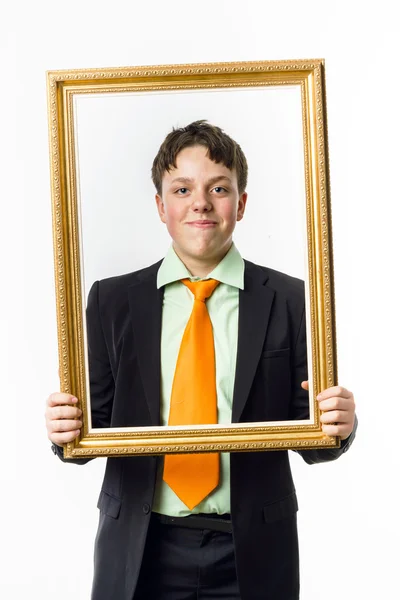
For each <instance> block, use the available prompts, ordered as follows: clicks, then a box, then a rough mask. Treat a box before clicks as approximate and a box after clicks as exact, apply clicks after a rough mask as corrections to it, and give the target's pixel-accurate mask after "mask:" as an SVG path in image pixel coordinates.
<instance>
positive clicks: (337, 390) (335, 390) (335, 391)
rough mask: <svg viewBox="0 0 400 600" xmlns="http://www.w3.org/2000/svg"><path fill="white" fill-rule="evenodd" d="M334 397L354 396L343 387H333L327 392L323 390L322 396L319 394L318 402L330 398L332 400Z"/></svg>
mask: <svg viewBox="0 0 400 600" xmlns="http://www.w3.org/2000/svg"><path fill="white" fill-rule="evenodd" d="M332 396H341V397H343V398H351V397H352V396H353V394H352V393H351V392H349V390H346V388H344V387H342V386H341V385H335V386H333V387H330V388H327V389H326V390H323V391H322V392H321V393H320V394H318V396H317V400H327V399H328V398H332Z"/></svg>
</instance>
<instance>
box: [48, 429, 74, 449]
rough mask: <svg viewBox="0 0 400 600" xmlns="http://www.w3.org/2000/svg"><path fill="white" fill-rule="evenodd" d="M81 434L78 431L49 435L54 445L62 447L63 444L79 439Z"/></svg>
mask: <svg viewBox="0 0 400 600" xmlns="http://www.w3.org/2000/svg"><path fill="white" fill-rule="evenodd" d="M79 434H80V430H79V429H77V430H75V431H68V432H65V433H52V434H51V435H49V440H50V441H51V442H53V444H57V445H58V446H61V445H62V444H67V443H68V442H72V441H73V440H74V439H75V438H77V437H78V436H79Z"/></svg>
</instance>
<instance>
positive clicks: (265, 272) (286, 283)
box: [244, 260, 304, 297]
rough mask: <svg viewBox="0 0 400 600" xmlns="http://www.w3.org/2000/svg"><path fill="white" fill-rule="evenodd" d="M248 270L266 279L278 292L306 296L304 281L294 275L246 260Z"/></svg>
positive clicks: (268, 284)
mask: <svg viewBox="0 0 400 600" xmlns="http://www.w3.org/2000/svg"><path fill="white" fill-rule="evenodd" d="M244 262H245V267H246V270H247V271H248V272H249V273H251V274H257V276H258V277H262V278H263V279H264V281H265V285H267V286H268V287H270V288H272V289H273V290H274V291H276V292H280V293H286V294H288V295H289V296H292V295H296V296H302V297H304V281H303V279H300V278H298V277H293V275H288V274H287V273H283V272H282V271H277V270H275V269H271V268H270V267H265V266H263V265H257V264H255V263H252V262H250V261H248V260H245V261H244Z"/></svg>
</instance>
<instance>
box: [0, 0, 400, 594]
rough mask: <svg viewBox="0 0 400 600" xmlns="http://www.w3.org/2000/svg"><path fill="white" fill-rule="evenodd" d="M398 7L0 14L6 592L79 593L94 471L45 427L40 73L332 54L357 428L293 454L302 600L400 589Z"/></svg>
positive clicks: (343, 339) (347, 351)
mask: <svg viewBox="0 0 400 600" xmlns="http://www.w3.org/2000/svg"><path fill="white" fill-rule="evenodd" d="M395 5H396V3H395V2H394V1H393V2H388V1H387V0H381V2H379V3H376V2H368V1H364V2H356V1H353V2H352V1H349V0H347V1H346V2H342V1H336V2H333V1H332V2H321V1H318V2H317V1H311V0H308V1H304V2H297V1H295V0H293V1H292V2H288V1H287V2H284V1H281V2H279V4H278V3H274V4H270V3H268V2H265V0H264V1H252V0H248V1H247V2H245V3H243V2H242V1H238V0H229V1H220V2H216V1H215V0H212V1H209V0H203V2H202V3H201V4H200V3H189V2H187V1H182V0H176V1H175V2H174V3H167V2H165V1H162V2H161V1H154V0H153V1H152V2H148V3H144V4H143V6H141V5H140V6H139V4H138V3H134V2H120V1H118V0H114V2H113V3H111V4H110V3H104V2H101V1H97V2H92V1H87V2H79V3H78V2H76V1H74V0H71V1H70V2H68V3H66V2H56V1H53V2H44V1H40V0H38V1H37V2H34V3H33V2H32V3H28V2H18V1H17V2H14V3H13V5H12V6H13V8H12V9H11V8H10V9H4V8H2V9H0V11H1V12H0V45H1V47H0V66H1V71H0V73H1V90H0V92H1V94H0V102H1V111H0V132H1V134H0V148H1V161H0V169H1V173H0V186H1V191H0V202H1V213H0V214H1V218H0V257H1V275H2V285H1V294H0V303H1V307H0V308H1V310H0V315H1V316H0V319H1V341H2V343H1V346H0V348H1V357H0V365H1V370H2V373H1V375H2V377H1V381H2V384H3V385H2V389H1V392H2V400H3V403H2V406H3V409H2V420H1V459H0V460H1V469H0V477H1V482H0V483H1V494H0V515H1V517H0V518H1V524H0V531H1V547H2V561H1V567H0V573H1V574H0V597H1V598H6V599H7V600H14V599H18V600H19V599H25V598H41V599H42V600H46V599H52V600H53V599H54V598H57V600H64V599H65V600H66V599H67V598H68V599H69V598H71V597H74V598H76V599H77V600H81V599H82V600H86V599H88V598H89V595H90V591H89V590H90V583H91V576H92V549H93V540H94V535H95V530H96V525H97V509H96V508H95V504H96V500H97V495H98V489H99V487H100V481H101V476H102V471H103V467H104V463H103V462H102V461H101V460H97V461H94V462H92V463H91V464H89V465H87V466H86V467H75V466H73V465H64V464H62V463H61V462H60V461H58V460H57V459H56V458H55V457H54V456H53V455H52V453H51V451H50V447H49V443H48V441H47V440H46V434H45V429H44V420H43V412H44V403H45V399H46V397H47V395H48V394H49V393H50V392H52V391H55V390H57V389H58V377H57V365H58V359H57V337H56V312H55V295H54V277H53V260H52V251H53V250H52V232H51V211H50V186H49V166H48V138H47V107H46V91H45V71H46V70H47V69H57V68H60V69H61V68H64V69H66V68H81V67H104V66H119V65H122V66H127V65H140V64H148V65H151V64H168V63H169V64H171V63H183V62H207V61H209V62H213V61H239V60H256V59H259V60H267V59H289V58H316V57H322V58H325V59H326V61H327V62H326V66H327V92H328V117H329V134H330V135H329V141H330V158H331V183H332V204H333V224H334V249H335V267H336V309H337V329H338V351H339V373H340V381H341V382H342V384H343V385H345V386H347V387H348V388H350V389H351V390H353V391H354V393H355V396H356V401H357V406H358V408H357V410H358V415H359V419H360V427H359V433H358V436H357V439H356V441H355V443H354V446H353V448H352V449H351V451H350V452H349V453H348V454H347V455H345V456H344V457H343V458H342V459H340V460H339V461H338V462H336V463H331V464H326V465H317V466H313V467H308V466H307V465H306V464H303V463H302V461H301V459H299V458H298V457H297V456H294V457H293V461H292V462H293V469H294V475H295V479H296V484H297V491H298V496H299V504H300V512H299V529H300V550H301V573H302V600H321V599H324V600H325V599H326V600H328V599H329V600H333V599H335V600H336V599H337V598H338V597H339V598H342V599H344V600H350V599H351V598H363V599H376V598H390V599H391V598H395V597H396V596H397V594H398V556H399V554H398V539H399V535H400V526H399V521H400V518H399V515H398V495H397V494H396V491H397V490H398V487H399V486H398V480H399V476H400V475H399V473H400V468H399V467H400V464H399V457H398V452H397V446H398V444H397V443H396V437H397V436H396V433H397V430H398V427H399V425H398V424H399V417H400V414H399V412H400V411H399V392H398V385H397V376H398V372H399V351H398V348H399V344H398V340H399V336H400V326H399V318H398V311H399V308H398V304H399V301H398V294H397V293H396V291H395V289H397V288H398V285H397V279H398V264H397V263H398V256H399V235H398V218H399V208H398V205H399V191H398V171H399V166H398V165H399V151H398V140H399V135H400V126H399V125H400V123H399V111H398V99H399V93H398V92H399V89H398V77H397V75H396V73H397V67H398V55H399V47H398V42H397V40H398V20H397V18H396V17H395ZM10 6H11V3H10ZM11 11H12V12H13V14H11ZM4 384H5V385H4Z"/></svg>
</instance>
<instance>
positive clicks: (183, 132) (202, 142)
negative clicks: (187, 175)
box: [151, 119, 248, 195]
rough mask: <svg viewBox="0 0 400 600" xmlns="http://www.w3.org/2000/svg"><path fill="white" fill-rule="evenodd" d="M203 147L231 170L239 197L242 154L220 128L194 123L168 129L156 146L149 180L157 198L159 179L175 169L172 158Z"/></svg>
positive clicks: (242, 187) (243, 172) (243, 170)
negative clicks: (184, 150)
mask: <svg viewBox="0 0 400 600" xmlns="http://www.w3.org/2000/svg"><path fill="white" fill-rule="evenodd" d="M197 145H199V146H205V147H206V148H207V149H208V156H209V157H210V159H211V160H213V161H214V162H216V163H222V164H223V165H225V167H227V168H228V169H231V170H233V169H235V170H236V175H237V182H238V189H239V194H242V193H243V192H244V191H245V189H246V186H247V172H248V167H247V160H246V157H245V155H244V153H243V150H242V149H241V147H240V146H239V144H237V143H236V142H235V141H234V140H233V139H232V138H231V137H229V135H227V134H226V133H224V132H223V131H222V129H221V128H220V127H217V126H216V125H211V124H210V123H207V121H206V120H204V119H203V120H201V121H194V122H193V123H190V125H187V126H186V127H181V128H180V129H172V131H171V132H170V133H169V134H168V135H167V137H166V138H165V140H164V141H163V143H162V144H161V146H160V149H159V151H158V152H157V156H156V157H155V159H154V161H153V167H152V169H151V178H152V180H153V183H154V185H155V187H156V190H157V194H160V195H161V187H162V185H161V184H162V178H163V176H164V173H165V171H168V172H169V171H170V170H171V168H175V169H176V166H177V165H176V157H177V155H178V154H179V152H180V151H181V150H183V149H184V148H188V147H189V146H197Z"/></svg>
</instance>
